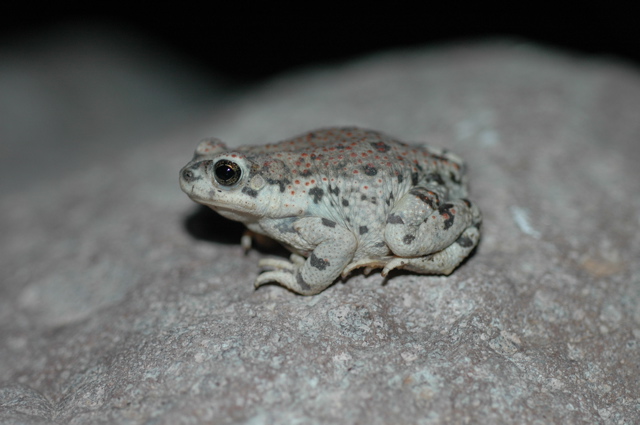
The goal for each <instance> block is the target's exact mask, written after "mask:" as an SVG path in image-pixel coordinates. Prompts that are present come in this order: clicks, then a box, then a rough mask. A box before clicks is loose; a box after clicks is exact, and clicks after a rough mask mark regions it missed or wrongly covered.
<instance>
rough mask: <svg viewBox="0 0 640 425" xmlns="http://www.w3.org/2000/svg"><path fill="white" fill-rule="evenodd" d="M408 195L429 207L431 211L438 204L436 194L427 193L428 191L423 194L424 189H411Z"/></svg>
mask: <svg viewBox="0 0 640 425" xmlns="http://www.w3.org/2000/svg"><path fill="white" fill-rule="evenodd" d="M409 193H410V194H412V195H413V196H415V197H416V198H418V199H419V200H421V201H422V202H424V203H425V204H427V205H429V207H431V209H435V208H436V205H438V204H439V203H440V199H439V198H438V195H437V194H436V193H433V192H429V191H427V192H426V193H425V189H422V188H414V189H411V190H410V191H409ZM434 201H435V202H434Z"/></svg>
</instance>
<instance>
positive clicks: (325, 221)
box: [322, 218, 336, 227]
mask: <svg viewBox="0 0 640 425" xmlns="http://www.w3.org/2000/svg"><path fill="white" fill-rule="evenodd" d="M322 224H323V225H324V226H327V227H336V222H335V221H333V220H329V219H326V218H323V219H322Z"/></svg>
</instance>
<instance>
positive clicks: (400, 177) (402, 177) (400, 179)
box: [398, 174, 404, 183]
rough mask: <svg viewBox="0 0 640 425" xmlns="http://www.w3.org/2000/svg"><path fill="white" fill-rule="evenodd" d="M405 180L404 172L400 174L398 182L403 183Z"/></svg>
mask: <svg viewBox="0 0 640 425" xmlns="http://www.w3.org/2000/svg"><path fill="white" fill-rule="evenodd" d="M403 181H404V176H403V175H402V174H398V183H402V182H403Z"/></svg>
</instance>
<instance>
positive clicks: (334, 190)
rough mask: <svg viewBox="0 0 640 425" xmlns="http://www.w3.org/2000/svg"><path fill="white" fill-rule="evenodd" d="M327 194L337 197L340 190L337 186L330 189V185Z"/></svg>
mask: <svg viewBox="0 0 640 425" xmlns="http://www.w3.org/2000/svg"><path fill="white" fill-rule="evenodd" d="M329 193H332V194H334V195H336V196H338V195H340V188H339V187H338V186H335V187H331V185H329Z"/></svg>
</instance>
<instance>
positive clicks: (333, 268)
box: [255, 217, 357, 295]
mask: <svg viewBox="0 0 640 425" xmlns="http://www.w3.org/2000/svg"><path fill="white" fill-rule="evenodd" d="M291 228H292V230H293V231H294V232H291V234H288V235H287V238H286V239H287V240H284V241H283V242H285V243H287V244H289V245H291V246H293V247H296V248H300V249H303V250H310V251H312V252H311V255H309V257H308V258H307V259H306V260H305V259H304V258H303V257H301V256H298V255H296V254H294V255H292V258H291V262H289V261H284V260H274V259H265V260H262V261H260V263H259V264H260V265H261V266H264V267H268V268H273V269H275V270H271V271H267V272H264V273H262V274H260V275H259V276H258V278H257V279H256V283H255V285H256V287H258V286H260V285H263V284H265V283H267V282H278V283H279V284H281V285H282V286H285V287H286V288H289V289H290V290H292V291H294V292H297V293H299V294H302V295H314V294H317V293H319V292H322V290H324V289H325V288H327V287H328V286H329V285H331V284H332V283H333V281H334V280H336V278H337V277H338V276H339V275H340V273H342V270H343V269H344V268H345V267H346V266H347V265H348V264H349V263H350V262H351V259H352V258H353V255H354V253H355V251H356V244H357V243H356V238H355V236H354V235H353V233H351V232H350V231H349V230H347V229H346V228H344V227H342V226H340V225H338V224H337V223H335V222H334V221H331V220H328V219H325V218H320V217H304V218H301V219H299V220H296V221H295V222H293V223H292V226H291Z"/></svg>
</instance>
